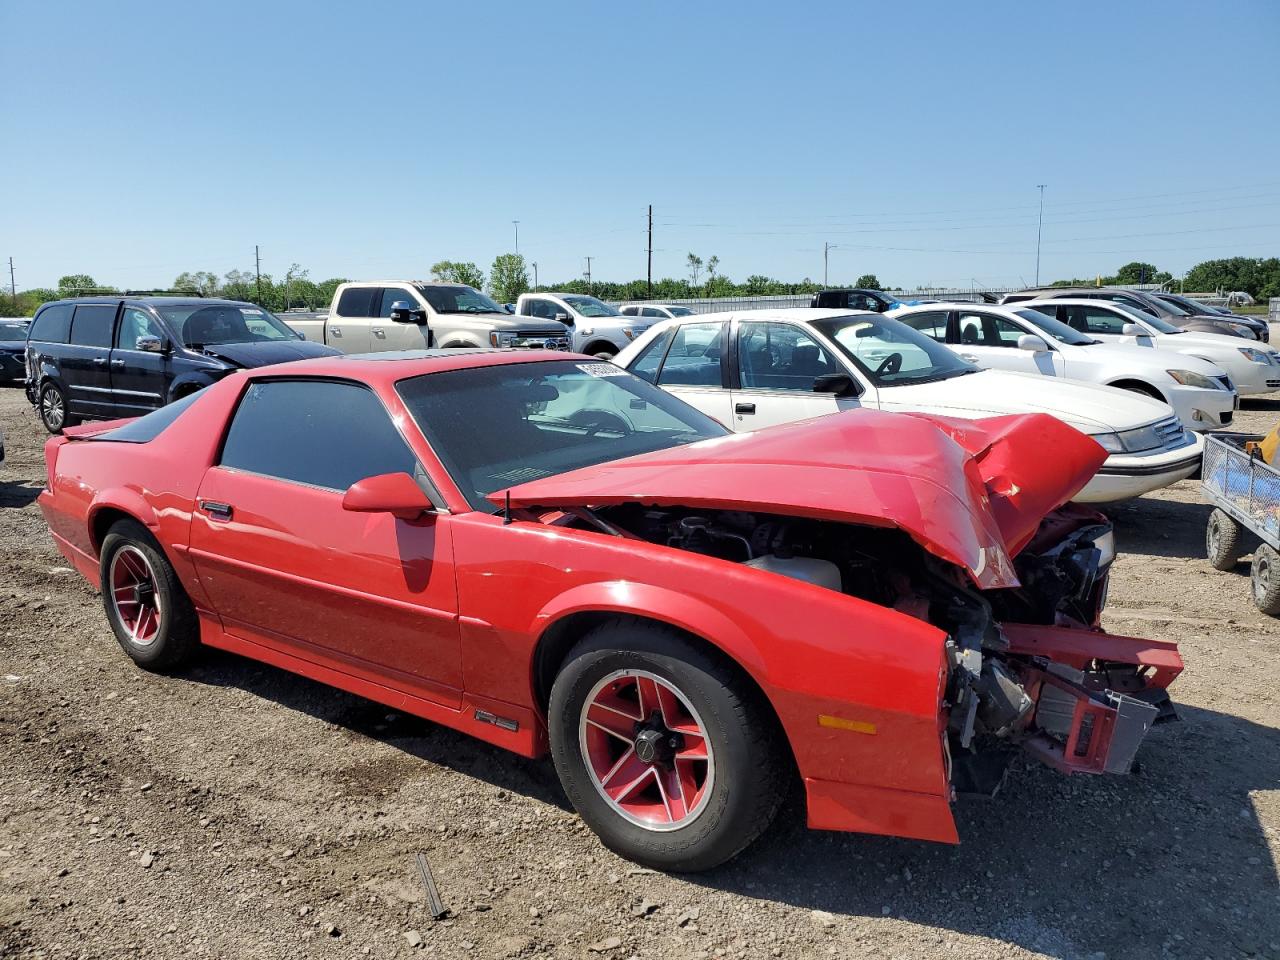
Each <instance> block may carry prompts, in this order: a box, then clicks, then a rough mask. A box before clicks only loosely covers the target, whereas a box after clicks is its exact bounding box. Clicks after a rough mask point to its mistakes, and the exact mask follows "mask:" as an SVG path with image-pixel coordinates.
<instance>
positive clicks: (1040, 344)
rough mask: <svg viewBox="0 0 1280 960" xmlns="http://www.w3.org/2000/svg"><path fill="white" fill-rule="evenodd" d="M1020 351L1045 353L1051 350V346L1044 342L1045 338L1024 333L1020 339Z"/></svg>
mask: <svg viewBox="0 0 1280 960" xmlns="http://www.w3.org/2000/svg"><path fill="white" fill-rule="evenodd" d="M1018 349H1019V350H1031V351H1033V352H1035V353H1043V352H1044V351H1046V350H1048V349H1049V344H1047V343H1045V342H1044V337H1037V336H1036V335H1035V334H1034V333H1024V334H1022V335H1021V336H1019V337H1018Z"/></svg>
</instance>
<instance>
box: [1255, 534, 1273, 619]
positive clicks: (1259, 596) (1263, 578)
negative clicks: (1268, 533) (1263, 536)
mask: <svg viewBox="0 0 1280 960" xmlns="http://www.w3.org/2000/svg"><path fill="white" fill-rule="evenodd" d="M1249 584H1250V586H1251V587H1252V588H1253V602H1254V603H1255V604H1257V607H1258V609H1259V610H1261V611H1262V612H1263V613H1265V614H1266V615H1267V616H1269V617H1274V616H1276V615H1277V614H1280V554H1277V553H1276V552H1275V551H1274V550H1272V549H1271V548H1270V547H1269V546H1267V545H1266V544H1265V543H1264V544H1260V545H1259V546H1258V549H1257V550H1255V551H1253V569H1251V570H1250V571H1249Z"/></svg>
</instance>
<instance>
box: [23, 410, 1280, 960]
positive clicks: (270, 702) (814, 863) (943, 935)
mask: <svg viewBox="0 0 1280 960" xmlns="http://www.w3.org/2000/svg"><path fill="white" fill-rule="evenodd" d="M1277 419H1280V402H1266V401H1255V402H1249V401H1246V409H1245V411H1244V412H1243V413H1242V415H1241V416H1240V419H1239V422H1240V423H1241V424H1243V425H1244V426H1246V427H1248V428H1258V429H1265V428H1269V427H1270V426H1271V425H1272V424H1273V423H1274V422H1275V421H1276V420H1277ZM0 424H2V425H3V428H4V431H5V434H6V439H7V446H8V453H9V462H8V464H7V465H6V466H4V467H2V468H0V956H20V957H134V956H146V957H206V956H210V957H227V958H250V957H252V958H258V957H261V958H276V957H356V958H358V957H362V956H374V957H414V956H435V957H493V958H498V957H526V956H538V957H544V956H546V957H564V958H605V960H626V958H628V957H632V956H636V957H677V958H693V957H719V956H726V957H859V958H863V957H868V958H917V957H930V958H931V957H947V958H955V957H1029V956H1049V957H1060V958H1101V957H1108V958H1118V957H1134V958H1156V957H1166V956H1167V957H1190V958H1202V957H1213V958H1217V957H1238V956H1261V957H1273V958H1280V887H1278V886H1277V863H1278V862H1280V694H1278V693H1277V683H1278V681H1280V622H1278V621H1276V620H1272V619H1270V618H1268V617H1265V616H1263V615H1261V614H1260V613H1258V612H1257V611H1256V610H1255V609H1254V607H1253V605H1252V603H1251V601H1250V599H1249V594H1248V578H1247V573H1248V562H1247V561H1246V562H1244V563H1242V564H1241V565H1240V567H1239V569H1238V570H1237V571H1235V572H1232V573H1219V572H1217V571H1214V570H1213V569H1211V568H1210V567H1209V565H1208V564H1207V563H1206V562H1205V561H1204V559H1203V552H1202V549H1203V548H1202V544H1203V536H1204V522H1205V518H1206V516H1207V515H1208V508H1207V507H1206V506H1205V505H1204V504H1202V503H1201V502H1200V500H1199V499H1198V496H1197V490H1198V485H1197V484H1195V483H1191V482H1184V483H1182V484H1179V485H1177V486H1176V487H1175V488H1172V489H1170V490H1167V491H1163V492H1161V493H1160V494H1158V495H1154V496H1149V497H1145V498H1142V499H1141V500H1137V501H1133V502H1131V503H1128V504H1124V505H1122V506H1119V507H1118V508H1116V509H1115V510H1113V511H1112V514H1113V517H1114V519H1115V521H1116V525H1117V532H1118V538H1119V543H1120V547H1121V550H1122V555H1121V557H1120V559H1119V560H1118V562H1117V564H1116V567H1115V573H1114V575H1113V578H1112V589H1111V602H1110V606H1109V607H1108V609H1107V614H1106V625H1107V627H1108V628H1109V629H1111V630H1113V631H1116V632H1121V633H1128V634H1135V635H1139V636H1153V637H1167V638H1172V639H1175V640H1177V641H1178V642H1179V643H1180V644H1181V645H1182V651H1183V654H1184V656H1185V658H1186V662H1187V669H1186V672H1185V673H1184V674H1183V676H1182V677H1181V679H1179V680H1178V682H1177V683H1176V684H1175V687H1174V695H1175V700H1176V701H1177V702H1178V704H1179V710H1180V712H1181V716H1182V722H1181V723H1177V724H1169V725H1165V726H1162V727H1159V728H1157V729H1156V730H1154V731H1153V732H1152V734H1151V736H1150V737H1149V738H1148V742H1147V744H1146V745H1145V746H1144V748H1143V751H1142V754H1141V757H1142V763H1141V769H1140V771H1139V772H1137V773H1136V774H1135V775H1133V776H1130V777H1127V778H1083V777H1078V778H1073V779H1066V778H1063V777H1061V776H1058V775H1056V774H1054V773H1052V772H1050V771H1049V770H1047V769H1044V768H1041V767H1038V766H1034V765H1030V764H1021V765H1019V766H1017V767H1016V768H1015V769H1014V771H1013V772H1012V775H1011V776H1010V778H1009V780H1008V782H1007V784H1006V786H1005V789H1004V790H1003V791H1002V792H1001V793H1000V794H999V795H997V797H996V798H995V799H993V800H988V801H982V802H965V803H962V804H961V805H960V806H959V808H958V819H959V825H960V833H961V836H962V838H963V843H962V845H961V846H959V847H955V848H952V847H945V846H939V845H931V844H926V843H915V842H908V841H899V840H890V839H882V838H874V837H864V836H855V835H837V834H826V833H811V832H808V831H806V830H805V829H804V827H803V825H802V819H803V818H802V811H801V809H800V808H799V807H798V806H797V805H796V804H794V803H793V804H792V805H791V806H790V807H789V808H788V809H787V810H786V811H785V812H784V815H783V818H782V820H781V821H780V822H779V824H778V825H777V827H776V828H775V829H774V830H772V831H771V832H770V833H769V834H768V835H767V836H766V838H765V839H764V841H763V842H762V843H760V844H759V845H758V846H757V847H756V848H754V849H753V850H752V851H749V852H748V853H747V854H746V855H744V856H743V857H741V858H739V859H738V860H736V861H735V862H733V863H732V864H730V865H728V866H727V867H725V868H722V869H721V870H719V871H717V872H715V873H712V874H709V875H703V876H698V877H677V876H663V875H658V874H655V873H652V872H650V871H645V870H639V869H636V868H635V867H633V866H632V865H631V864H629V863H627V862H625V861H623V860H620V859H618V858H616V857H614V856H613V855H611V854H610V853H608V852H606V851H605V850H604V849H603V848H602V847H601V846H600V845H599V844H598V843H597V842H596V840H595V838H594V837H593V836H592V835H591V834H590V833H588V832H587V830H586V829H585V828H584V827H583V826H582V824H581V823H580V822H579V821H578V819H577V817H576V816H575V815H574V814H573V812H572V811H571V810H570V809H568V808H567V806H566V804H565V801H564V799H563V797H562V795H561V793H560V791H559V788H558V787H557V785H556V780H555V777H554V774H553V772H552V770H551V767H550V764H549V763H548V762H539V763H530V762H525V761H522V760H519V759H516V758H514V757H511V756H508V755H506V754H503V753H501V752H499V751H498V750H495V749H493V748H490V747H487V746H484V745H483V744H480V743H478V742H476V741H473V740H471V739H468V738H466V737H463V736H460V735H458V734H455V733H452V732H450V731H448V730H445V729H441V728H437V727H433V726H431V725H430V724H427V723H425V722H423V721H420V720H416V719H414V718H411V717H406V716H403V715H397V714H389V713H388V711H387V710H386V709H385V708H383V707H380V706H378V705H376V704H373V703H370V702H368V701H365V700H361V699H359V698H357V697H353V696H349V695H347V694H344V693H338V692H335V691H333V690H330V689H328V688H326V687H323V686H320V685H318V684H316V683H312V682H310V681H308V680H303V679H301V678H298V677H295V676H291V675H289V674H286V673H282V672H280V671H278V670H275V669H272V668H269V667H264V666H260V665H258V664H255V663H252V662H250V661H247V660H242V659H238V658H236V657H232V656H227V655H223V654H217V653H207V654H205V655H204V656H203V658H202V659H201V661H200V662H199V664H198V665H197V666H195V667H194V668H192V669H191V670H189V671H188V672H186V673H183V674H182V675H180V676H176V677H161V676H153V675H150V674H147V673H144V672H142V671H140V670H138V669H136V668H135V667H134V666H133V665H132V664H131V662H130V661H129V660H128V659H126V658H125V656H124V655H123V653H122V652H121V651H120V649H119V648H118V646H117V644H116V641H115V639H114V638H113V636H112V634H111V632H110V630H109V629H108V628H107V626H106V623H105V620H104V618H103V614H102V609H101V606H100V602H99V599H98V596H97V594H96V593H95V592H94V591H93V590H92V589H91V588H90V587H89V586H88V585H87V584H86V583H84V582H83V581H82V580H81V579H80V578H79V577H78V576H76V575H74V574H72V573H71V572H70V571H69V570H68V569H67V567H66V565H65V562H64V561H63V560H62V558H61V557H60V556H59V555H58V553H57V552H56V551H55V550H54V548H53V545H52V544H51V542H50V540H49V537H48V535H47V533H46V531H45V526H44V523H43V521H42V519H41V516H40V513H39V511H38V509H37V508H36V506H35V503H34V499H35V496H36V493H37V492H38V490H39V488H40V486H41V485H42V483H43V479H42V478H43V462H42V460H41V450H40V446H41V443H42V442H43V440H44V439H45V434H44V432H43V430H42V429H41V428H40V427H39V425H38V423H37V421H36V419H35V417H34V416H33V415H32V413H31V411H30V410H29V408H28V407H27V405H26V403H25V400H24V398H23V395H22V391H21V389H18V388H8V387H0ZM419 850H422V851H425V852H426V853H427V855H428V857H429V858H430V861H431V864H432V868H433V870H434V873H435V877H436V879H437V881H438V882H439V886H440V890H441V893H442V895H443V898H444V901H445V903H446V904H447V905H448V906H449V907H450V908H451V909H452V917H451V918H450V919H447V920H444V921H442V922H433V921H432V920H431V918H430V917H429V915H428V913H427V909H426V906H425V903H424V896H423V892H422V889H421V887H420V885H419V882H418V880H417V878H416V875H415V872H414V865H413V858H414V854H415V852H417V851H419Z"/></svg>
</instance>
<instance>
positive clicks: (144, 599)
mask: <svg viewBox="0 0 1280 960" xmlns="http://www.w3.org/2000/svg"><path fill="white" fill-rule="evenodd" d="M99 583H100V584H101V587H102V606H103V608H104V609H105V610H106V613H107V622H108V623H110V624H111V629H112V631H113V632H114V633H115V635H116V640H118V641H119V643H120V646H121V647H122V648H123V649H124V652H125V653H127V654H128V655H129V657H130V658H131V659H132V660H133V662H134V663H136V664H137V665H138V666H140V667H142V668H143V669H146V670H154V671H157V672H164V671H168V670H174V669H176V668H178V667H180V666H182V665H183V664H185V663H186V662H188V661H189V660H190V659H191V657H192V656H193V655H194V653H195V651H196V648H197V647H199V645H200V622H199V619H198V618H197V617H196V611H195V607H194V606H192V604H191V598H190V597H188V596H187V591H186V590H185V589H183V586H182V583H181V581H180V580H179V579H178V574H177V573H176V572H175V571H174V569H173V565H172V564H170V563H169V561H168V559H167V558H166V557H165V555H164V553H163V552H162V551H161V549H160V544H158V543H157V542H156V540H155V538H154V537H153V536H151V533H150V532H149V531H148V530H147V528H146V527H144V526H143V525H142V524H140V523H138V522H137V521H136V520H118V521H116V523H114V524H113V525H112V527H111V529H110V530H109V531H108V532H107V535H106V537H105V538H104V539H103V541H102V552H101V560H100V561H99Z"/></svg>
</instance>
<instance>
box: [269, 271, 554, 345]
mask: <svg viewBox="0 0 1280 960" xmlns="http://www.w3.org/2000/svg"><path fill="white" fill-rule="evenodd" d="M288 324H289V326H290V327H292V328H293V329H294V330H296V331H297V332H298V333H300V334H302V336H303V337H304V338H305V339H307V340H311V341H313V342H315V343H323V344H326V345H328V346H330V347H334V348H336V349H338V350H341V351H342V352H343V353H379V352H382V351H385V350H422V349H425V348H433V347H442V348H445V349H449V348H454V347H525V348H535V349H543V348H545V349H550V350H568V349H569V346H570V342H569V331H568V329H567V328H566V327H565V325H564V324H563V323H558V322H557V321H555V320H543V319H539V320H537V321H534V322H531V321H530V319H529V318H524V317H513V316H512V315H511V314H509V313H507V311H505V310H504V309H502V307H500V306H498V305H497V304H496V303H494V302H493V301H492V300H490V299H489V298H488V297H486V296H485V295H484V294H483V293H481V292H480V291H479V290H476V289H475V288H474V287H468V286H467V285H465V284H462V283H435V282H427V281H423V280H368V281H361V282H359V283H344V284H342V286H340V287H338V289H337V290H335V291H334V292H333V304H332V305H331V306H330V308H329V315H328V316H325V317H320V318H318V319H308V320H304V319H290V320H289V321H288Z"/></svg>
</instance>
